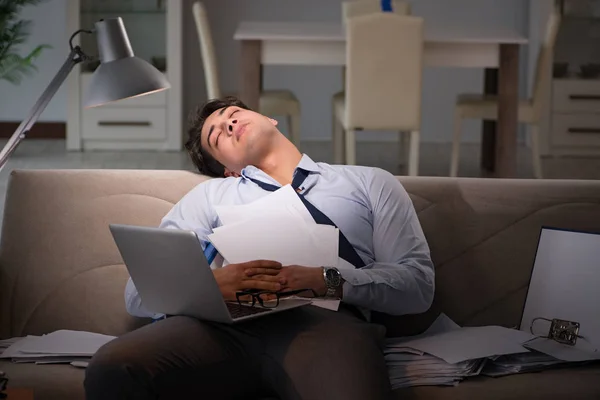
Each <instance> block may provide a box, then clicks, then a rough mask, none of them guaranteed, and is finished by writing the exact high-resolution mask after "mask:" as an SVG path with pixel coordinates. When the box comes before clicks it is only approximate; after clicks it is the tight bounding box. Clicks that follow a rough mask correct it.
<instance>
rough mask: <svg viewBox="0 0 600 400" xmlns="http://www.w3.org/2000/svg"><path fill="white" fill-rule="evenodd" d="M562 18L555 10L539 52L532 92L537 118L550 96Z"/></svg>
mask: <svg viewBox="0 0 600 400" xmlns="http://www.w3.org/2000/svg"><path fill="white" fill-rule="evenodd" d="M560 19H561V17H560V13H559V12H558V10H553V12H552V13H551V14H550V17H549V18H548V21H547V22H546V31H545V34H544V40H543V41H542V44H541V46H540V49H539V52H538V57H537V62H536V65H535V75H534V78H533V79H534V82H533V93H532V102H533V104H532V105H533V110H534V114H535V119H536V120H539V119H540V118H541V116H542V109H543V106H544V101H546V100H547V98H548V97H549V90H550V87H549V86H550V85H549V84H548V82H549V78H550V76H551V74H552V53H553V50H554V45H555V43H556V36H557V34H558V29H559V27H560Z"/></svg>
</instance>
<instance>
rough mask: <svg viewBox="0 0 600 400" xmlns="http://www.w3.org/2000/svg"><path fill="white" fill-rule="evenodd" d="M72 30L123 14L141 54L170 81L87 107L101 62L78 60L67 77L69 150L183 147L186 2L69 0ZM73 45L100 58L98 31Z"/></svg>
mask: <svg viewBox="0 0 600 400" xmlns="http://www.w3.org/2000/svg"><path fill="white" fill-rule="evenodd" d="M67 3H68V4H67V24H68V27H67V32H69V35H70V34H71V33H73V32H75V31H77V30H78V29H93V28H94V22H95V21H98V20H100V19H102V18H110V17H121V18H122V19H123V22H124V25H125V29H126V30H127V34H128V36H129V40H130V42H131V46H132V48H133V51H134V54H135V56H136V57H139V58H142V59H144V60H146V61H148V62H149V63H151V64H153V65H154V66H155V67H157V68H158V69H159V70H161V71H162V72H163V73H164V74H165V75H166V77H167V80H168V81H169V83H170V84H171V88H170V89H168V90H165V91H162V92H158V93H153V94H149V95H144V96H139V97H135V98H131V99H126V100H121V101H117V102H114V103H109V104H106V105H104V106H101V107H96V108H91V109H85V108H83V102H82V100H83V98H84V95H85V93H86V90H87V89H88V87H89V81H90V79H91V76H92V73H93V70H94V68H95V67H96V65H94V63H89V64H79V65H77V66H76V67H75V68H74V70H73V71H72V72H71V74H70V76H69V78H68V95H67V97H68V100H67V105H68V109H67V149H68V150H158V151H179V150H181V148H182V140H183V137H182V135H183V129H182V127H183V110H182V102H183V99H182V92H183V91H182V25H181V24H182V13H183V10H182V7H183V6H182V3H183V2H182V1H179V0H176V1H164V0H162V1H161V0H159V1H157V0H118V1H117V0H68V2H67ZM74 44H78V45H80V46H81V48H82V50H83V51H84V52H85V53H86V54H88V55H90V56H94V57H96V56H97V47H96V37H95V35H94V34H85V33H83V34H79V35H78V36H76V38H75V40H74Z"/></svg>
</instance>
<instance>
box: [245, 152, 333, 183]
mask: <svg viewBox="0 0 600 400" xmlns="http://www.w3.org/2000/svg"><path fill="white" fill-rule="evenodd" d="M298 168H301V169H303V170H305V171H308V172H314V173H317V174H320V173H321V169H320V168H319V165H318V164H317V163H316V162H314V161H313V160H312V158H310V157H309V156H308V155H306V154H302V158H301V159H300V162H299V163H298V165H297V166H296V169H298ZM259 173H262V174H264V175H266V174H265V173H264V171H262V170H261V169H258V168H256V167H255V166H254V165H248V166H247V167H245V168H244V169H242V177H243V178H246V179H250V178H256V177H257V175H258V174H259Z"/></svg>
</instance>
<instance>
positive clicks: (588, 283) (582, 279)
mask: <svg viewBox="0 0 600 400" xmlns="http://www.w3.org/2000/svg"><path fill="white" fill-rule="evenodd" d="M536 317H542V318H547V319H550V320H551V319H553V318H558V319H564V320H568V321H573V322H579V324H580V325H581V326H580V330H579V335H581V336H584V337H585V338H586V339H587V341H588V342H591V344H592V345H593V346H594V347H595V348H600V233H589V232H579V231H569V230H562V229H555V228H547V227H543V228H542V230H541V233H540V238H539V242H538V248H537V253H536V256H535V261H534V265H533V271H532V274H531V281H530V283H529V289H528V291H527V298H526V300H525V307H524V309H523V315H522V318H521V324H520V329H521V330H523V331H527V332H529V331H530V326H531V322H532V320H533V319H534V318H536ZM533 327H534V330H533V333H534V334H536V335H543V336H546V335H547V334H548V331H549V329H550V322H547V321H543V320H537V321H535V324H534V326H533ZM580 346H581V347H582V348H588V349H589V343H585V342H584V341H583V340H582V339H578V340H577V343H576V346H575V347H580Z"/></svg>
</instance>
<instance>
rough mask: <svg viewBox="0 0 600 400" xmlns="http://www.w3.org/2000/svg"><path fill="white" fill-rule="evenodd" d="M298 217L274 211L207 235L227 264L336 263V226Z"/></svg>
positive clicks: (337, 236)
mask: <svg viewBox="0 0 600 400" xmlns="http://www.w3.org/2000/svg"><path fill="white" fill-rule="evenodd" d="M296 222H298V217H297V216H296V217H294V216H290V215H287V216H286V213H285V212H273V213H272V214H270V215H264V216H261V217H260V218H256V219H246V220H245V221H243V222H238V223H235V224H231V225H224V226H221V227H219V228H216V229H214V232H213V233H212V234H210V235H208V240H210V241H211V242H212V243H213V245H214V246H215V248H216V249H217V251H218V252H219V253H220V254H221V255H222V256H223V258H225V259H226V260H227V263H242V262H247V261H252V260H272V261H277V262H280V263H282V264H283V265H303V266H307V267H311V266H314V267H321V266H335V265H336V264H337V260H338V254H337V251H338V240H339V233H338V230H337V229H335V228H334V229H332V227H330V226H326V225H314V226H312V227H310V228H309V227H308V226H307V225H306V224H303V223H299V222H298V223H296Z"/></svg>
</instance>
